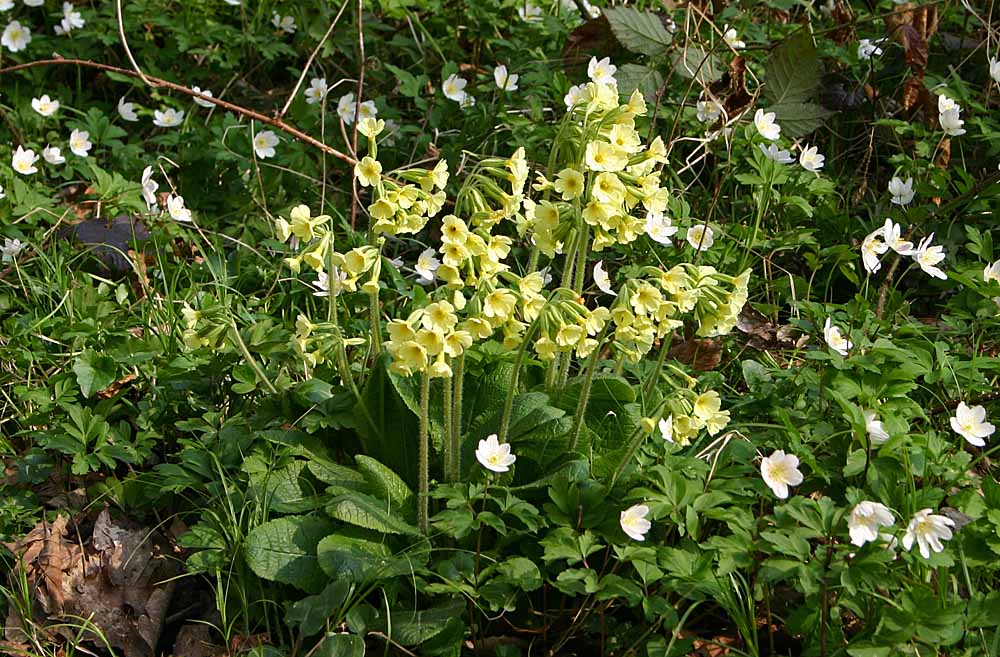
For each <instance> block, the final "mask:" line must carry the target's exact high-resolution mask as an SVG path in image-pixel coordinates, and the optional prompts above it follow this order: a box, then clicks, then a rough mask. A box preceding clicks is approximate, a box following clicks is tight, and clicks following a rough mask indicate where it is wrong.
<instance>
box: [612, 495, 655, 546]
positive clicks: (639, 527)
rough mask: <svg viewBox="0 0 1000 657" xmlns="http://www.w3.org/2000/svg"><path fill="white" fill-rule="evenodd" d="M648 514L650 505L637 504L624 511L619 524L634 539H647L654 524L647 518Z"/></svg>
mask: <svg viewBox="0 0 1000 657" xmlns="http://www.w3.org/2000/svg"><path fill="white" fill-rule="evenodd" d="M647 515H649V507H648V506H646V505H645V504H636V505H634V506H630V507H629V508H627V509H625V510H624V511H622V513H621V516H619V519H618V524H619V525H621V528H622V531H623V532H625V534H626V535H628V537H629V538H631V539H632V540H635V541H645V540H646V534H647V533H648V532H649V530H650V528H651V527H652V526H653V525H652V523H650V522H649V520H646V516H647Z"/></svg>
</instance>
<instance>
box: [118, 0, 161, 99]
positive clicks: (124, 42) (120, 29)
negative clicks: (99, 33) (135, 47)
mask: <svg viewBox="0 0 1000 657" xmlns="http://www.w3.org/2000/svg"><path fill="white" fill-rule="evenodd" d="M115 14H116V15H117V18H118V38H120V39H121V40H122V47H123V48H124V49H125V56H126V57H128V61H129V63H130V64H131V65H132V69H133V70H134V71H135V72H136V74H137V75H138V76H139V78H140V79H141V80H142V81H143V82H145V83H146V84H147V85H148V86H150V87H156V86H158V85H155V84H153V83H152V81H150V79H149V78H148V77H146V74H145V73H143V72H142V69H140V68H139V64H138V63H136V61H135V57H133V56H132V49H131V48H129V47H128V39H126V38H125V21H124V20H123V19H122V0H116V1H115Z"/></svg>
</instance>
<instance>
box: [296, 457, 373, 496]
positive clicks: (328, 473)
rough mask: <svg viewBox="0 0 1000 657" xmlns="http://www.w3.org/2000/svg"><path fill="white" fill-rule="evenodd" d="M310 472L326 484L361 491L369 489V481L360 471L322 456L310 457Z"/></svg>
mask: <svg viewBox="0 0 1000 657" xmlns="http://www.w3.org/2000/svg"><path fill="white" fill-rule="evenodd" d="M309 472H311V473H312V474H313V476H314V477H316V478H317V479H319V480H320V481H322V482H323V483H325V484H330V485H332V486H339V487H341V488H346V489H349V490H357V491H360V492H367V491H368V482H367V481H365V478H364V476H363V475H362V474H361V473H360V472H358V471H356V470H353V469H351V468H348V467H347V466H344V465H340V464H339V463H334V462H333V461H328V460H326V459H321V458H313V459H310V460H309Z"/></svg>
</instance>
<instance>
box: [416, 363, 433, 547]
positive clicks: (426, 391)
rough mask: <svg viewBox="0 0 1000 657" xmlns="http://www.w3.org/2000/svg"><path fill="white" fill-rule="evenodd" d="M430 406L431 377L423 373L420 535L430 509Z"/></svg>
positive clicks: (421, 398)
mask: <svg viewBox="0 0 1000 657" xmlns="http://www.w3.org/2000/svg"><path fill="white" fill-rule="evenodd" d="M430 405H431V377H430V374H428V373H427V372H424V374H423V377H422V379H421V381H420V456H419V458H420V463H419V465H418V468H417V469H418V470H419V476H420V490H419V500H418V502H417V526H418V527H419V528H420V533H421V534H423V535H424V536H426V535H427V531H428V528H429V525H428V518H429V509H430V487H431V483H430V479H431V473H430Z"/></svg>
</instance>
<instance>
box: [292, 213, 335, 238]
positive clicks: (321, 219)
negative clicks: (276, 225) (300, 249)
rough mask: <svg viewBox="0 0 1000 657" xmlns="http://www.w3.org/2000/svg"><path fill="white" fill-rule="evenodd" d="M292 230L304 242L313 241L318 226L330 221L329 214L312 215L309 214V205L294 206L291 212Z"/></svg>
mask: <svg viewBox="0 0 1000 657" xmlns="http://www.w3.org/2000/svg"><path fill="white" fill-rule="evenodd" d="M289 217H291V219H292V221H291V231H292V234H293V235H295V236H296V237H298V238H299V239H300V240H302V241H303V242H308V241H311V240H312V239H313V238H314V237H315V236H316V232H315V230H316V228H318V227H319V226H321V225H322V224H324V223H326V222H327V221H329V219H330V217H329V215H325V214H323V215H320V216H318V217H312V216H310V214H309V206H308V205H297V206H295V207H294V208H292V211H291V213H289Z"/></svg>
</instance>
